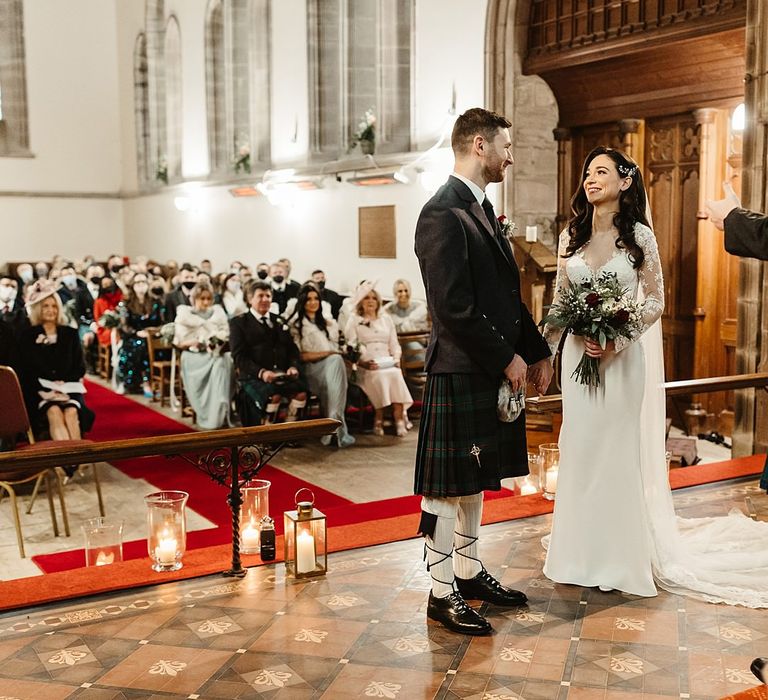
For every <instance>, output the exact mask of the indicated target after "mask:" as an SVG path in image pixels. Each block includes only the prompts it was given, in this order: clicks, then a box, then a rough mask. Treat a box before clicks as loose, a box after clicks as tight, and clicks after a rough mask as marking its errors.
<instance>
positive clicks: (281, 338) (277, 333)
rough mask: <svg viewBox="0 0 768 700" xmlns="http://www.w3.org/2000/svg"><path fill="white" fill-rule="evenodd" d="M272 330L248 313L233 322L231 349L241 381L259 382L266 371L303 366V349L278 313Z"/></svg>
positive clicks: (230, 332)
mask: <svg viewBox="0 0 768 700" xmlns="http://www.w3.org/2000/svg"><path fill="white" fill-rule="evenodd" d="M269 318H270V320H271V321H272V328H267V327H265V326H263V325H262V324H261V323H259V321H257V320H256V317H255V316H254V315H253V314H252V313H251V312H250V311H247V312H246V313H244V314H241V315H240V316H235V318H233V319H230V321H229V347H230V349H231V350H232V359H233V360H234V362H235V369H237V372H238V374H239V376H240V378H241V379H246V378H252V379H256V378H257V377H258V376H259V372H260V371H261V370H262V369H266V370H280V371H283V372H284V371H286V370H287V369H288V368H289V367H298V366H299V349H298V348H297V347H296V343H294V342H293V338H291V334H290V333H289V332H288V330H287V329H285V328H284V327H283V324H282V323H280V322H279V320H278V317H277V316H276V315H275V314H269Z"/></svg>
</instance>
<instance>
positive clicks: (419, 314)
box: [384, 279, 429, 333]
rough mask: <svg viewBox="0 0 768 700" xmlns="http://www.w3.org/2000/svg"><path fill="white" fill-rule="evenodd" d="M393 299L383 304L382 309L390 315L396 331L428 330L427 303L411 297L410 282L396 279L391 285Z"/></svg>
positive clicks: (414, 331) (413, 331) (415, 331)
mask: <svg viewBox="0 0 768 700" xmlns="http://www.w3.org/2000/svg"><path fill="white" fill-rule="evenodd" d="M392 294H393V295H394V297H395V300H394V301H390V302H389V303H388V304H386V305H385V306H384V311H386V312H387V313H389V314H390V315H391V316H392V321H393V322H394V324H395V330H396V331H397V332H398V333H417V332H419V331H426V330H429V322H428V321H427V305H426V304H425V303H424V302H423V301H416V300H414V299H411V284H410V282H408V280H402V279H401V280H396V281H395V284H394V285H392Z"/></svg>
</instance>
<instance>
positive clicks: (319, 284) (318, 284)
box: [315, 280, 325, 292]
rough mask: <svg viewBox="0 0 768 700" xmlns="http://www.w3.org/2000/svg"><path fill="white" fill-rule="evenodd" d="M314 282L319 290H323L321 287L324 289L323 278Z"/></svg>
mask: <svg viewBox="0 0 768 700" xmlns="http://www.w3.org/2000/svg"><path fill="white" fill-rule="evenodd" d="M315 284H316V285H317V288H318V289H319V290H320V291H321V292H322V291H323V289H325V280H323V281H322V282H315Z"/></svg>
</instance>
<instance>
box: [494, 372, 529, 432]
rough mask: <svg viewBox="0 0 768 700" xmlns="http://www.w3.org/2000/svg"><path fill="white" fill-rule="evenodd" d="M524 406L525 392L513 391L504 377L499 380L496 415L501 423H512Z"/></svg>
mask: <svg viewBox="0 0 768 700" xmlns="http://www.w3.org/2000/svg"><path fill="white" fill-rule="evenodd" d="M524 408H525V392H524V391H514V390H513V389H512V384H510V382H509V379H507V378H506V377H505V378H504V379H502V380H501V385H500V386H499V396H498V400H497V403H496V415H497V416H498V417H499V420H500V421H502V422H503V423H514V422H515V421H516V420H517V419H518V418H519V417H520V414H521V413H522V412H523V409H524Z"/></svg>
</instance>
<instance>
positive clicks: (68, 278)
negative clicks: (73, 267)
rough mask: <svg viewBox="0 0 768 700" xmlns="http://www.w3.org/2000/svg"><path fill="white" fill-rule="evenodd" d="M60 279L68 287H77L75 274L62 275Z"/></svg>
mask: <svg viewBox="0 0 768 700" xmlns="http://www.w3.org/2000/svg"><path fill="white" fill-rule="evenodd" d="M61 281H62V282H63V283H64V285H65V286H66V287H68V288H69V289H75V288H76V287H77V277H75V275H62V277H61Z"/></svg>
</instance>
